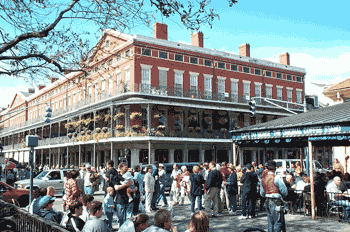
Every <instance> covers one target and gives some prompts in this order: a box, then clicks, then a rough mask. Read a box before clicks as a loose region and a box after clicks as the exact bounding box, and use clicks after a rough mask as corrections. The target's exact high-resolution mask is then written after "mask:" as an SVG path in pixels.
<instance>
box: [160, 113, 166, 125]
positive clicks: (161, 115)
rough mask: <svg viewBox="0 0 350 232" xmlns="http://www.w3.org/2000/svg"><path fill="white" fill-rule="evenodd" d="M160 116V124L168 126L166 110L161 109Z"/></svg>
mask: <svg viewBox="0 0 350 232" xmlns="http://www.w3.org/2000/svg"><path fill="white" fill-rule="evenodd" d="M159 114H160V118H159V126H166V111H165V110H159Z"/></svg>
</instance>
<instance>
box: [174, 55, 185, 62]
mask: <svg viewBox="0 0 350 232" xmlns="http://www.w3.org/2000/svg"><path fill="white" fill-rule="evenodd" d="M175 60H177V61H183V55H179V54H175Z"/></svg>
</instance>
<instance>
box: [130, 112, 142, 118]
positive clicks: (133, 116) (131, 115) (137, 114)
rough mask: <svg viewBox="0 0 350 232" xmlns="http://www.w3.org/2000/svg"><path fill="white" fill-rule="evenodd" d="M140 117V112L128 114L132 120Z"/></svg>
mask: <svg viewBox="0 0 350 232" xmlns="http://www.w3.org/2000/svg"><path fill="white" fill-rule="evenodd" d="M141 116H142V113H140V112H132V113H131V114H130V119H134V118H136V117H141Z"/></svg>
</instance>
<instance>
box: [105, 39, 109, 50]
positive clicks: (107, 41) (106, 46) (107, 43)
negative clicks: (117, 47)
mask: <svg viewBox="0 0 350 232" xmlns="http://www.w3.org/2000/svg"><path fill="white" fill-rule="evenodd" d="M105 48H109V40H106V43H105Z"/></svg>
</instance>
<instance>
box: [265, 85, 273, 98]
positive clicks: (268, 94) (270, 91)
mask: <svg viewBox="0 0 350 232" xmlns="http://www.w3.org/2000/svg"><path fill="white" fill-rule="evenodd" d="M265 88H266V96H265V97H266V98H270V99H272V88H273V85H272V84H265ZM270 93H271V95H270Z"/></svg>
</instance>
